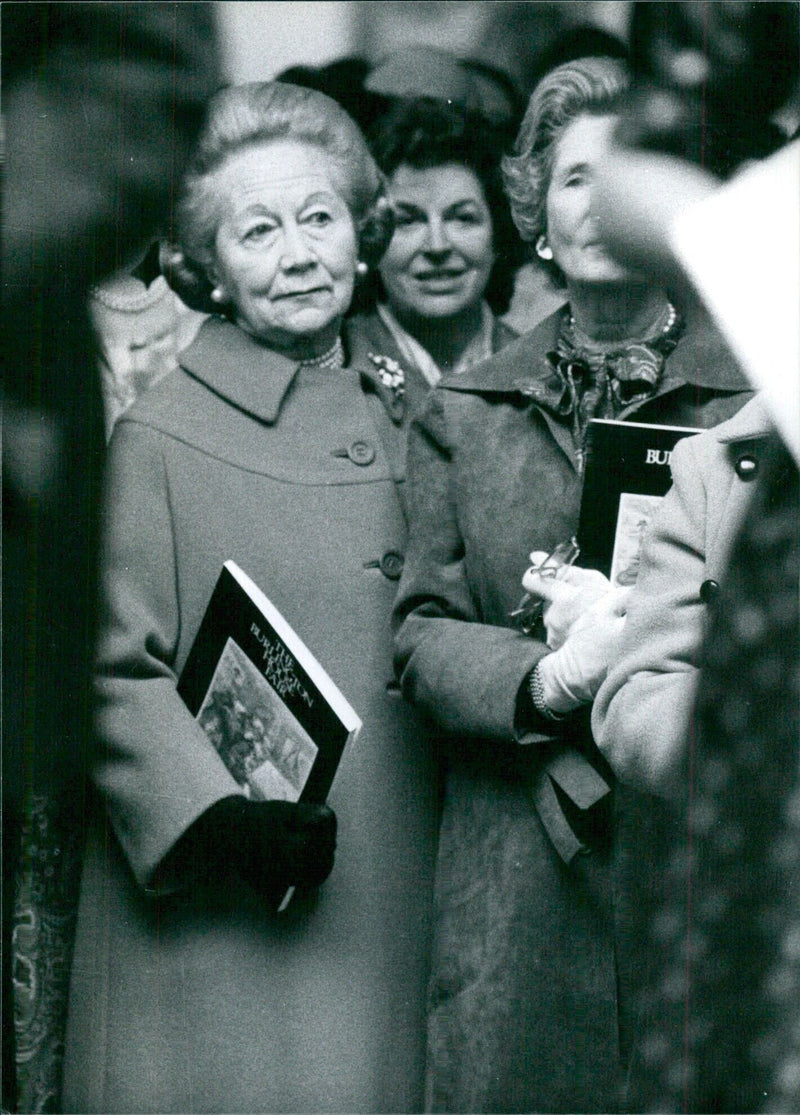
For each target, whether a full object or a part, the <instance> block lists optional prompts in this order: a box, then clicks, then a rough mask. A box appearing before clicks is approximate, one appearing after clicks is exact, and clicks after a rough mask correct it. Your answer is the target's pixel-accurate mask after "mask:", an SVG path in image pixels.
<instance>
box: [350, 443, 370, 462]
mask: <svg viewBox="0 0 800 1115" xmlns="http://www.w3.org/2000/svg"><path fill="white" fill-rule="evenodd" d="M347 456H348V457H349V458H350V460H351V461H352V462H353V464H354V465H360V466H361V467H362V468H363V466H364V465H371V464H372V462H373V461H374V460H375V450H374V449H373V447H372V446H371V445H370V443H369V442H368V441H351V442H350V445H349V446H348V449H347Z"/></svg>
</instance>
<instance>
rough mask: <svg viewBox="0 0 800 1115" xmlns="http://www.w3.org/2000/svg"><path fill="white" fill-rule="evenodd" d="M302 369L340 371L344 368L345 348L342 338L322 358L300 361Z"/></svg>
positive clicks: (338, 338)
mask: <svg viewBox="0 0 800 1115" xmlns="http://www.w3.org/2000/svg"><path fill="white" fill-rule="evenodd" d="M299 364H300V367H301V368H325V369H329V370H330V371H339V369H340V368H343V367H344V346H343V345H342V338H341V337H337V338H336V340H335V341H334V342H333V344H332V345H331V347H330V348H329V349H328V350H327V352H323V353H322V355H321V356H313V357H310V358H309V359H308V360H301V361H299Z"/></svg>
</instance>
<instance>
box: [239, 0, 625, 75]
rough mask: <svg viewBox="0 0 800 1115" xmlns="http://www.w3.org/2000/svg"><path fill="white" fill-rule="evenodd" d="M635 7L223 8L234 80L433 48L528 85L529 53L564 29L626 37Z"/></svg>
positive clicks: (421, 4) (281, 4)
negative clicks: (496, 68) (590, 27)
mask: <svg viewBox="0 0 800 1115" xmlns="http://www.w3.org/2000/svg"><path fill="white" fill-rule="evenodd" d="M629 12H630V3H629V2H628V0H561V2H551V0H530V2H528V3H518V2H516V0H336V2H334V0H296V2H294V0H263V2H258V3H254V2H252V0H219V2H218V3H217V13H218V20H219V31H220V41H221V48H222V55H223V63H224V66H225V71H226V77H227V78H228V80H230V81H263V80H267V79H269V78H271V77H274V76H275V74H277V73H279V72H280V71H281V70H283V69H285V68H286V67H287V66H294V65H298V64H306V65H312V66H313V65H319V64H321V63H324V62H329V61H332V60H333V59H334V58H338V57H341V56H343V55H346V54H360V55H362V56H363V57H365V58H366V59H367V60H368V61H371V62H375V61H377V59H378V58H379V57H380V56H381V55H382V54H384V53H386V52H387V51H389V50H392V49H394V48H395V47H398V46H401V45H407V44H411V43H415V44H416V43H427V44H430V45H435V46H439V47H445V48H447V49H450V50H453V51H454V52H455V53H457V54H464V55H467V54H470V55H474V56H477V57H479V58H482V59H483V60H484V61H487V62H493V63H495V64H496V65H500V66H502V67H503V68H507V69H509V70H511V72H513V73H514V74H515V75H516V76H517V78H518V80H520V81H521V83H522V84H523V85H524V84H525V65H526V58H527V55H528V54H529V53H533V52H534V51H535V48H536V44H537V43H538V42H541V41H542V39H543V37H547V36H549V35H550V34H552V33H553V30H554V29H555V28H556V26H557V25H567V24H570V23H582V22H587V23H595V24H598V25H599V26H601V27H604V28H605V29H607V30H609V31H612V32H615V33H617V34H619V35H621V36H622V37H625V34H626V30H627V23H628V17H629Z"/></svg>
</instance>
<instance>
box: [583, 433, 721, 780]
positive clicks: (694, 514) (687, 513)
mask: <svg viewBox="0 0 800 1115" xmlns="http://www.w3.org/2000/svg"><path fill="white" fill-rule="evenodd" d="M697 440H698V439H695V438H688V439H686V440H685V441H683V442H680V443H679V444H678V445H677V446H676V448H675V450H674V451H673V454H672V476H673V486H672V488H671V490H670V491H669V492H668V494H667V495H666V496H665V497H664V501H663V503H662V504H661V506H660V507H659V509H658V511H657V512H656V515H655V516H654V518H653V521H652V523H651V525H650V530H649V532H648V536H647V538H646V540H645V546H644V550H643V554H642V565H641V568H640V572H639V578H638V581H637V583H636V587H635V588H634V590H633V592H632V594H631V597H630V602H629V609H628V615H627V620H626V624H625V630H624V634H623V639H622V646H621V650H620V655H619V658H618V660H617V663H616V665H615V666H613V667H612V669H611V670H610V671H609V673H608V676H607V678H606V680H605V682H604V683H603V685H602V686H601V688H600V691H599V693H598V694H597V697H596V699H595V703H594V707H593V710H592V730H593V733H594V737H595V740H596V742H597V745H598V747H599V748H600V750H601V751H602V752H603V754H604V755H605V757H606V758H607V759H608V761H609V763H610V764H611V766H612V767H613V769H614V771H615V773H616V774H617V776H618V777H619V778H620V779H621V781H623V782H628V783H631V784H633V785H635V786H637V787H638V788H639V789H644V790H648V791H650V792H651V793H657V794H663V795H667V796H669V795H670V793H671V792H672V790H673V788H675V789H677V788H679V787H680V786H681V785H682V784H683V785H685V780H684V779H683V777H682V775H683V774H684V772H685V769H686V761H687V755H688V751H689V748H690V746H691V739H692V734H693V731H694V728H693V724H692V710H693V707H694V699H695V689H696V684H697V677H698V665H699V658H698V656H699V652H700V647H701V643H702V639H703V632H704V617H705V610H706V609H705V605H704V604H703V603H702V601H701V599H700V586H701V584H702V582H703V577H704V571H705V559H706V530H707V504H708V492H707V489H706V481H705V474H704V470H703V469H702V468H701V467H700V465H699V462H698V460H697V456H696V453H695V444H694V443H695V442H696V441H697Z"/></svg>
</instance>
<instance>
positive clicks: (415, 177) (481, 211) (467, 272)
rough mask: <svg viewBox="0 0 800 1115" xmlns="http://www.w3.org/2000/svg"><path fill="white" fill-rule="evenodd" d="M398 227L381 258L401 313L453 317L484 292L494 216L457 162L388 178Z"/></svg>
mask: <svg viewBox="0 0 800 1115" xmlns="http://www.w3.org/2000/svg"><path fill="white" fill-rule="evenodd" d="M389 194H390V196H391V199H392V202H393V203H394V209H395V219H396V225H395V231H394V235H393V236H392V240H391V243H390V244H389V247H388V249H387V251H386V254H385V255H384V257H383V259H382V260H381V262H380V273H381V278H382V279H383V285H384V287H385V290H386V295H387V298H388V300H389V305H390V306H391V307H392V309H393V310H394V311H395V312H396V313H397V314H398V316H400V317H403V316H411V317H422V318H447V317H452V316H454V315H456V314H458V313H460V312H461V311H462V310H464V309H467V308H469V307H472V306H475V305H477V304H478V303H479V302H480V301H481V299H482V298H483V294H484V291H485V290H486V284H487V283H488V281H489V273H490V272H491V269H492V264H493V262H494V251H493V244H492V231H493V230H492V217H491V214H490V212H489V207H488V205H487V204H486V198H485V197H484V193H483V188H482V186H481V184H480V182H479V180H478V178H477V177H476V175H475V174H474V173H473V172H472V171H471V170H468V169H467V168H466V167H465V166H461V165H460V164H458V163H448V164H447V165H445V166H437V167H430V168H428V169H425V170H416V169H415V168H413V167H410V166H405V165H403V166H399V167H398V168H397V170H396V171H395V172H394V174H393V175H392V177H391V178H390V180H389Z"/></svg>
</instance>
